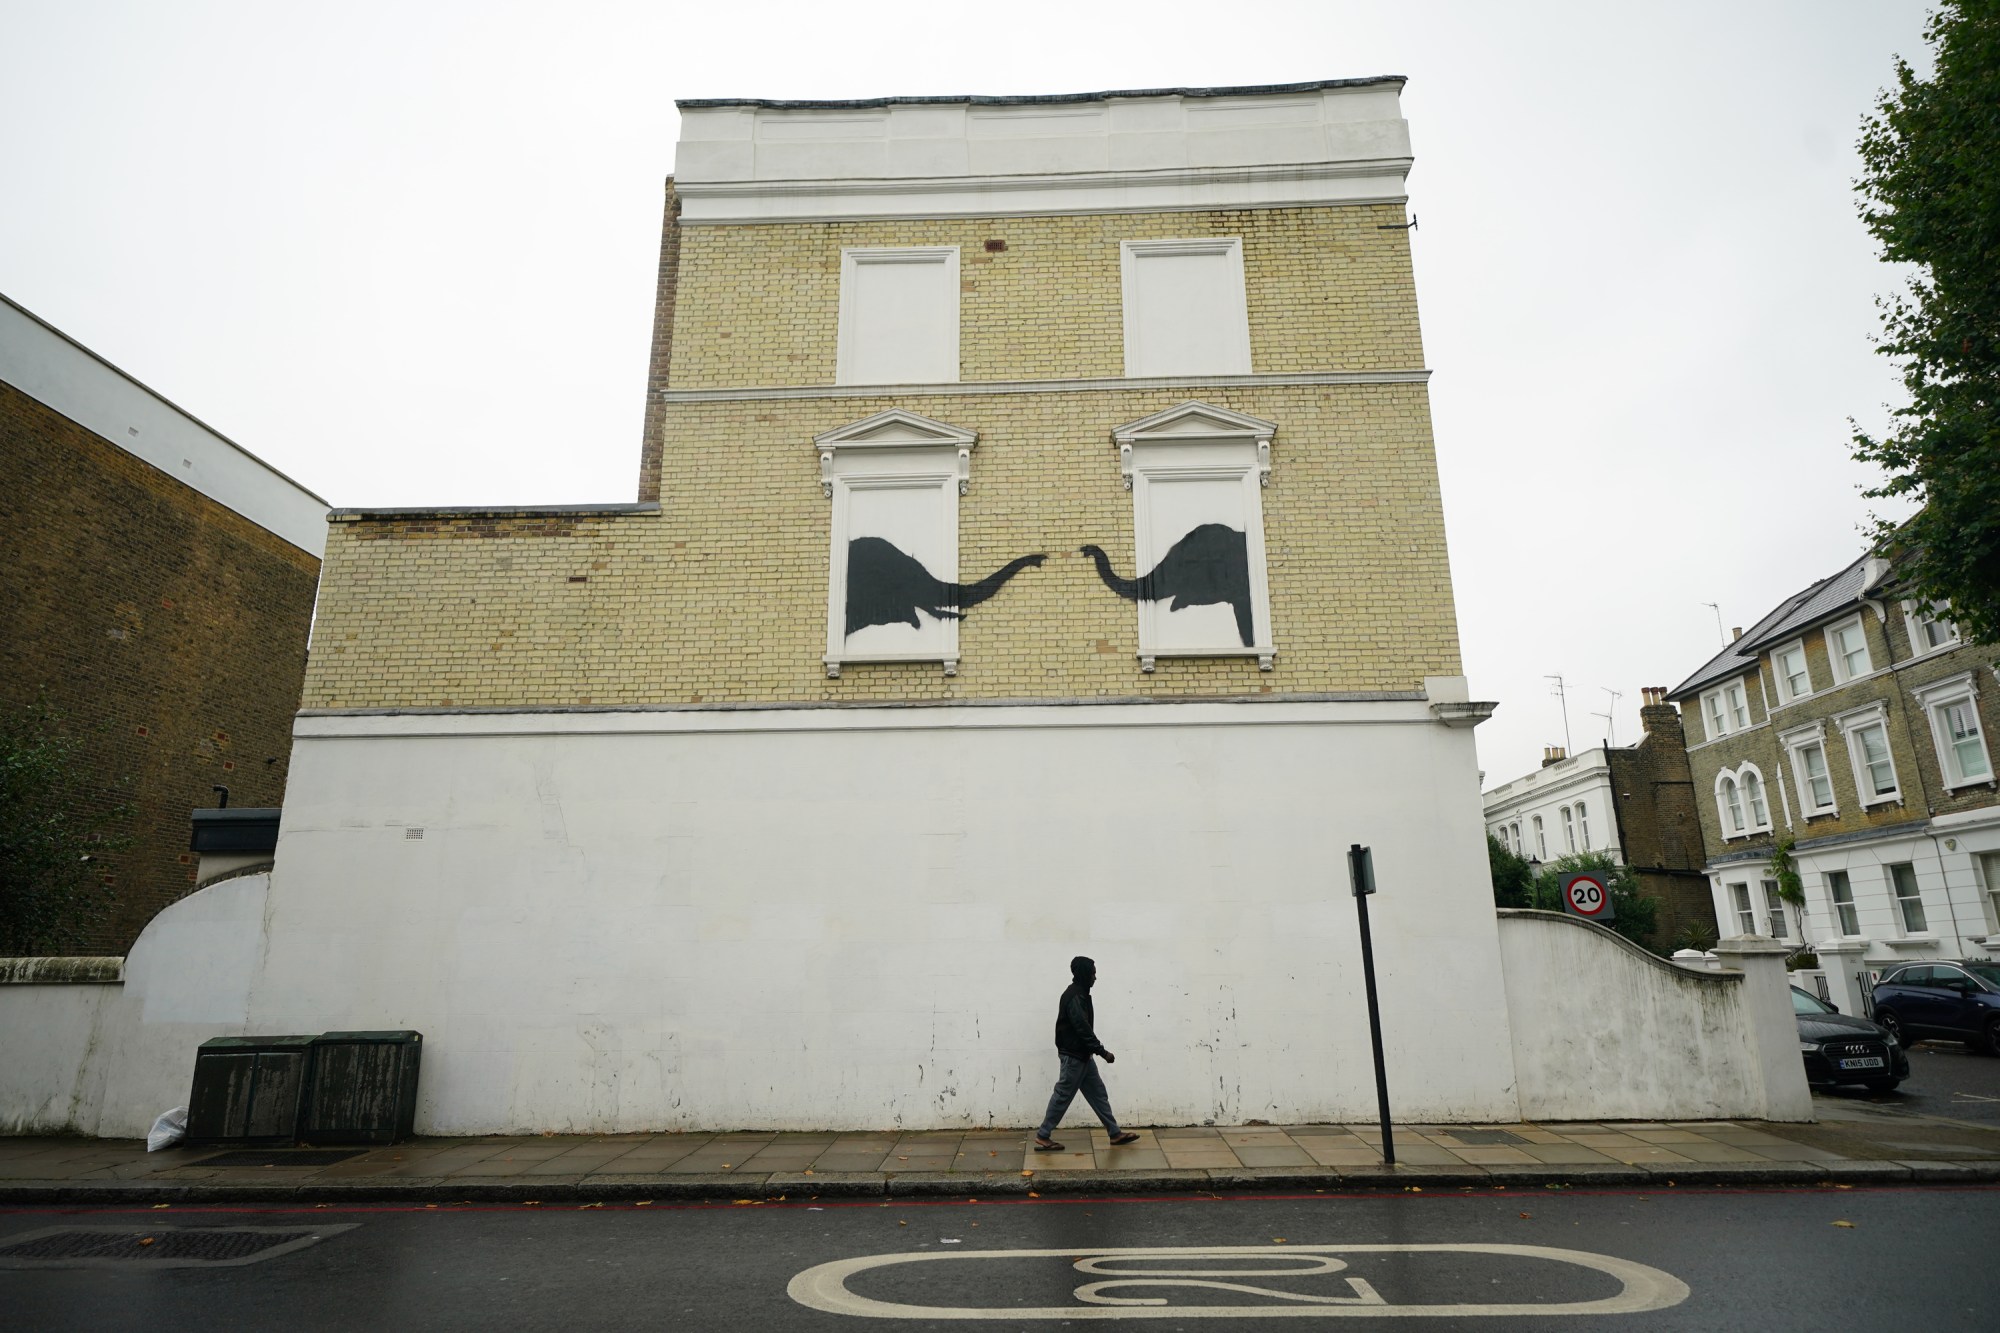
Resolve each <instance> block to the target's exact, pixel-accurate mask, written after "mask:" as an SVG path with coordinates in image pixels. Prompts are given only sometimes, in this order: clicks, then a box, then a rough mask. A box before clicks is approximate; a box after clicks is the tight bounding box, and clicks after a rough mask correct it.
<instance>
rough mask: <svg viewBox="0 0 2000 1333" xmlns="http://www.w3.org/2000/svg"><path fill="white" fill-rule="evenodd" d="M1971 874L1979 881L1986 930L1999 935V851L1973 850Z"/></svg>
mask: <svg viewBox="0 0 2000 1333" xmlns="http://www.w3.org/2000/svg"><path fill="white" fill-rule="evenodd" d="M1972 874H1973V878H1975V879H1977V880H1978V881H1979V900H1980V902H1981V903H1983V904H1984V905H1985V907H1986V928H1987V931H1988V933H1989V934H1992V935H2000V852H1974V853H1973V854H1972Z"/></svg>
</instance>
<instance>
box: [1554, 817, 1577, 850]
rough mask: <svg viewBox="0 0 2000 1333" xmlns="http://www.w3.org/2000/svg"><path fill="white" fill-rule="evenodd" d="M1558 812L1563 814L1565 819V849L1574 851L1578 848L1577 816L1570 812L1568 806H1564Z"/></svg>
mask: <svg viewBox="0 0 2000 1333" xmlns="http://www.w3.org/2000/svg"><path fill="white" fill-rule="evenodd" d="M1557 813H1559V814H1560V815H1561V816H1562V821H1563V850H1564V851H1565V852H1574V851H1575V850H1576V816H1575V815H1573V814H1572V813H1570V808H1569V807H1568V806H1564V807H1563V808H1562V809H1561V810H1560V811H1558V812H1557Z"/></svg>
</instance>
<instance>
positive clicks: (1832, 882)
mask: <svg viewBox="0 0 2000 1333" xmlns="http://www.w3.org/2000/svg"><path fill="white" fill-rule="evenodd" d="M1826 896H1827V900H1828V901H1829V902H1831V903H1832V904H1833V914H1834V916H1835V917H1836V918H1838V919H1839V921H1840V933H1841V934H1843V935H1859V934H1860V933H1861V915H1860V913H1859V912H1857V911H1855V908H1854V885H1853V884H1852V883H1850V882H1849V880H1848V878H1847V872H1846V871H1845V870H1829V871H1827V872H1826Z"/></svg>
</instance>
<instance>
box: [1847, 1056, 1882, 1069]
mask: <svg viewBox="0 0 2000 1333" xmlns="http://www.w3.org/2000/svg"><path fill="white" fill-rule="evenodd" d="M1840 1067H1841V1068H1842V1069H1880V1068H1881V1067H1882V1057H1881V1056H1879V1055H1864V1056H1862V1057H1861V1058H1860V1059H1858V1060H1842V1061H1841V1062H1840Z"/></svg>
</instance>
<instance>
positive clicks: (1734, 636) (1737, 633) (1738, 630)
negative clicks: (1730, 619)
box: [1729, 625, 1743, 643]
mask: <svg viewBox="0 0 2000 1333" xmlns="http://www.w3.org/2000/svg"><path fill="white" fill-rule="evenodd" d="M1742 637H1743V627H1742V626H1741V625H1733V626H1731V627H1730V630H1729V641H1730V642H1731V643H1735V642H1736V641H1737V640H1738V639H1740V638H1742Z"/></svg>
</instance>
